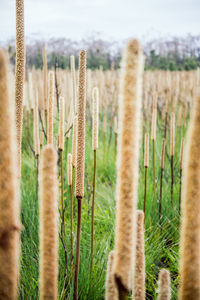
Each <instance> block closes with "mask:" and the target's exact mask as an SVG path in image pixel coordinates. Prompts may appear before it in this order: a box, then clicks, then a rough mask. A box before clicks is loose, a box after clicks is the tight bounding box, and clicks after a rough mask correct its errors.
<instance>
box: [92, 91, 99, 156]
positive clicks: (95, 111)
mask: <svg viewBox="0 0 200 300" xmlns="http://www.w3.org/2000/svg"><path fill="white" fill-rule="evenodd" d="M92 98H93V118H92V121H93V124H92V150H93V151H94V150H97V149H98V134H99V90H98V88H97V87H95V88H93V91H92Z"/></svg>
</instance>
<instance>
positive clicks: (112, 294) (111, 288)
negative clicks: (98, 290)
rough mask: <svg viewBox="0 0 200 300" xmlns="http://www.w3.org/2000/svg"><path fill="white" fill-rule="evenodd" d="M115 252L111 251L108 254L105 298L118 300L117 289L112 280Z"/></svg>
mask: <svg viewBox="0 0 200 300" xmlns="http://www.w3.org/2000/svg"><path fill="white" fill-rule="evenodd" d="M114 255H115V252H114V251H111V252H110V253H109V256H108V265H107V274H106V297H105V299H106V300H118V290H117V286H116V283H115V280H114V274H113V263H114Z"/></svg>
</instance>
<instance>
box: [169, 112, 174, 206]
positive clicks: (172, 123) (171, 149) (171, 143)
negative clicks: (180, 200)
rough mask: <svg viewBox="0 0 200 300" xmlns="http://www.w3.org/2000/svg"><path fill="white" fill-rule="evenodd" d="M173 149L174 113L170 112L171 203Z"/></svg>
mask: <svg viewBox="0 0 200 300" xmlns="http://www.w3.org/2000/svg"><path fill="white" fill-rule="evenodd" d="M174 149H175V113H174V112H172V114H171V122H170V156H171V203H172V202H173V187H174Z"/></svg>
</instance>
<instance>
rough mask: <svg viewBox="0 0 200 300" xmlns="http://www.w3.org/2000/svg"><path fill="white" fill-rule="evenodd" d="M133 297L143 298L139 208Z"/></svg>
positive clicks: (139, 212)
mask: <svg viewBox="0 0 200 300" xmlns="http://www.w3.org/2000/svg"><path fill="white" fill-rule="evenodd" d="M133 299H134V300H145V254H144V213H143V211H140V210H138V211H137V239H136V254H135V270H134V281H133Z"/></svg>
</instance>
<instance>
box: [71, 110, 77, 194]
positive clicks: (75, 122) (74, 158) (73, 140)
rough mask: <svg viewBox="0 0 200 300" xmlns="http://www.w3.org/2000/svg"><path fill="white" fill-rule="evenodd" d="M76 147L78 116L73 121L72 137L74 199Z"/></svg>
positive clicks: (72, 187)
mask: <svg viewBox="0 0 200 300" xmlns="http://www.w3.org/2000/svg"><path fill="white" fill-rule="evenodd" d="M76 146H77V116H75V117H74V121H73V135H72V186H71V189H72V197H73V195H74V180H75V169H76Z"/></svg>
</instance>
